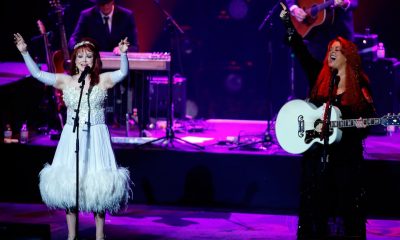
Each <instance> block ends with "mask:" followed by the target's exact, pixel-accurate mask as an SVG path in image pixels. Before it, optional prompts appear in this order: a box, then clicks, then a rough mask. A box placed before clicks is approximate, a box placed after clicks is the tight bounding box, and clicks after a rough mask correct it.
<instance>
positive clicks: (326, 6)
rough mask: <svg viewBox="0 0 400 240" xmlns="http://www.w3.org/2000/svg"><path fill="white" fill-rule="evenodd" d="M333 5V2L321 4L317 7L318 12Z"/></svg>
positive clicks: (333, 0)
mask: <svg viewBox="0 0 400 240" xmlns="http://www.w3.org/2000/svg"><path fill="white" fill-rule="evenodd" d="M334 4H335V0H329V1H326V2H324V3H321V4H320V5H318V6H317V7H318V11H321V10H324V9H326V8H328V7H330V6H332V5H334Z"/></svg>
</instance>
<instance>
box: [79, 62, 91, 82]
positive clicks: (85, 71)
mask: <svg viewBox="0 0 400 240" xmlns="http://www.w3.org/2000/svg"><path fill="white" fill-rule="evenodd" d="M89 72H90V67H89V66H86V67H85V70H83V72H82V74H81V76H80V77H79V80H78V83H81V82H83V81H84V80H85V78H86V75H87V74H88V73H89Z"/></svg>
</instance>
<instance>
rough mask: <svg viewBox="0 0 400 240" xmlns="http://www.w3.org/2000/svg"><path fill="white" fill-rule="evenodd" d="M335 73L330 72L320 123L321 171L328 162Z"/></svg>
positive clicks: (335, 71) (335, 80)
mask: <svg viewBox="0 0 400 240" xmlns="http://www.w3.org/2000/svg"><path fill="white" fill-rule="evenodd" d="M337 73H338V70H337V69H334V70H333V71H332V78H331V82H330V83H329V92H328V93H329V95H328V101H327V102H326V103H325V111H324V118H323V121H322V131H321V139H322V138H323V140H324V144H323V150H322V156H321V162H322V164H323V168H322V170H325V167H326V165H327V164H328V162H329V154H328V148H329V133H330V127H331V112H332V101H333V97H334V94H336V90H337V88H336V82H337V78H338V77H337Z"/></svg>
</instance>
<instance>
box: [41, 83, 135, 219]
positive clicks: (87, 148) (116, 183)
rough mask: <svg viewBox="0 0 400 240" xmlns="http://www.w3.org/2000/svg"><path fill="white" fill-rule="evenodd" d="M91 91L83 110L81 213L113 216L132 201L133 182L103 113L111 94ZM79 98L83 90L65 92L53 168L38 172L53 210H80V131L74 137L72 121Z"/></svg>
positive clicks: (85, 96)
mask: <svg viewBox="0 0 400 240" xmlns="http://www.w3.org/2000/svg"><path fill="white" fill-rule="evenodd" d="M89 92H90V93H85V92H84V93H83V96H82V100H81V105H80V112H79V170H80V171H79V211H82V212H102V211H108V212H110V213H115V212H117V211H118V210H120V209H121V207H125V206H126V204H127V203H128V199H129V197H130V195H131V187H130V186H131V183H132V182H131V180H130V175H129V171H128V169H126V168H123V167H119V166H118V165H117V164H116V161H115V157H114V152H113V149H112V147H111V140H110V133H109V131H108V128H107V125H106V124H105V115H104V102H105V99H106V97H107V91H105V90H103V89H101V88H100V87H98V86H94V87H93V88H91V90H89ZM79 94H80V89H79V88H78V89H76V88H73V87H70V88H67V89H65V90H64V92H63V95H64V96H63V97H64V102H65V105H66V107H67V121H66V124H65V126H64V129H63V130H62V133H61V138H60V140H59V143H58V146H57V149H56V153H55V155H54V159H53V162H52V164H51V165H50V164H46V165H45V166H44V168H43V169H42V171H41V172H40V174H39V178H40V183H39V188H40V193H41V196H42V199H43V201H44V203H45V204H46V205H47V206H48V207H49V208H53V209H67V208H74V207H75V206H76V152H75V150H76V131H75V133H73V124H74V120H73V118H74V117H75V114H76V113H75V111H74V109H76V108H77V106H78V101H79ZM89 99H90V100H89ZM88 122H90V126H88V124H87V123H88Z"/></svg>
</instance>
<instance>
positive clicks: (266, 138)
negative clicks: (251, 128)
mask: <svg viewBox="0 0 400 240" xmlns="http://www.w3.org/2000/svg"><path fill="white" fill-rule="evenodd" d="M280 2H281V1H280V0H278V1H277V2H276V3H275V4H274V6H273V7H272V8H271V9H270V10H269V11H268V13H267V15H266V16H265V18H264V20H263V21H262V22H261V24H260V26H259V27H258V31H261V30H262V29H263V27H264V26H265V24H267V23H268V22H269V21H270V19H271V17H272V14H274V12H275V11H276V9H277V7H278V5H279V4H280ZM269 27H270V28H272V22H270V24H269ZM268 56H269V59H270V61H271V62H272V57H273V56H272V42H271V39H269V41H268ZM271 62H270V64H271ZM270 69H271V68H269V71H268V74H267V75H269V74H270ZM267 77H268V76H267ZM268 110H269V113H268V116H267V128H266V130H265V131H264V133H263V136H262V138H261V140H259V141H255V142H246V143H242V144H238V145H236V146H233V147H230V148H228V149H229V150H234V149H241V148H251V149H254V147H253V146H254V145H257V144H262V146H260V147H259V148H257V149H261V150H264V149H266V148H267V147H269V146H271V145H272V143H273V138H272V135H271V122H272V119H275V117H276V115H275V117H272V115H273V114H272V103H271V101H270V100H269V101H268Z"/></svg>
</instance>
